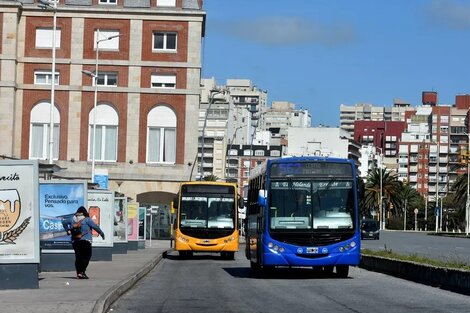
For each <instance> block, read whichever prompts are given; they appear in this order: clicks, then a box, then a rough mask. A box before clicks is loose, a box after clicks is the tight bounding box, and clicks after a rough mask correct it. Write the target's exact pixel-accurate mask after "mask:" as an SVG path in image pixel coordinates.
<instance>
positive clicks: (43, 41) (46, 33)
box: [36, 28, 61, 49]
mask: <svg viewBox="0 0 470 313" xmlns="http://www.w3.org/2000/svg"><path fill="white" fill-rule="evenodd" d="M53 33H54V30H53V29H52V28H37V29H36V48H40V49H52V37H53ZM60 38H61V36H60V29H56V32H55V47H56V49H59V48H60Z"/></svg>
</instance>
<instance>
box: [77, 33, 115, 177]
mask: <svg viewBox="0 0 470 313" xmlns="http://www.w3.org/2000/svg"><path fill="white" fill-rule="evenodd" d="M120 36H121V35H120V34H119V35H113V36H109V37H106V38H103V39H100V30H99V29H98V30H97V32H96V59H95V72H94V73H93V72H90V71H87V70H83V71H82V73H83V74H85V75H87V76H90V77H92V78H93V84H94V85H95V94H94V100H93V147H92V152H91V153H92V154H91V182H92V183H94V182H95V158H96V156H95V151H96V105H97V102H98V75H99V73H98V54H99V50H100V42H103V41H107V40H111V39H114V38H117V37H120Z"/></svg>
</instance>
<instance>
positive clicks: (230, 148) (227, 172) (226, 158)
mask: <svg viewBox="0 0 470 313" xmlns="http://www.w3.org/2000/svg"><path fill="white" fill-rule="evenodd" d="M241 128H243V126H238V127H237V128H235V131H234V132H233V136H232V139H231V140H230V145H229V146H228V149H227V153H226V156H225V178H230V177H228V176H229V174H230V173H229V170H228V168H227V166H228V163H229V162H228V161H229V155H230V154H229V153H230V151H231V150H232V146H233V142H234V141H235V137H236V136H237V131H238V130H239V129H241Z"/></svg>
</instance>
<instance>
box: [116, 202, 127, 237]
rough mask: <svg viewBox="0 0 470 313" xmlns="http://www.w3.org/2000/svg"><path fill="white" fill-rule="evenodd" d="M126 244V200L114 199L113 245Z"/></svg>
mask: <svg viewBox="0 0 470 313" xmlns="http://www.w3.org/2000/svg"><path fill="white" fill-rule="evenodd" d="M119 242H120V243H123V242H127V198H126V197H115V198H114V243H119Z"/></svg>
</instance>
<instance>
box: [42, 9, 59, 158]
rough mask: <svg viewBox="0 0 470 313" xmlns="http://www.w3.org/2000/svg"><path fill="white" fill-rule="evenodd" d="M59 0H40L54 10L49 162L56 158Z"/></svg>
mask: <svg viewBox="0 0 470 313" xmlns="http://www.w3.org/2000/svg"><path fill="white" fill-rule="evenodd" d="M57 2H58V1H54V0H51V1H48V0H39V5H38V6H39V7H40V8H41V9H45V10H47V9H50V10H52V69H51V72H52V75H51V76H52V77H51V107H50V112H49V114H50V117H49V118H50V124H49V164H52V163H53V159H54V154H53V153H54V107H55V105H54V103H55V50H56V49H55V48H56V47H55V46H56V31H57Z"/></svg>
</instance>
